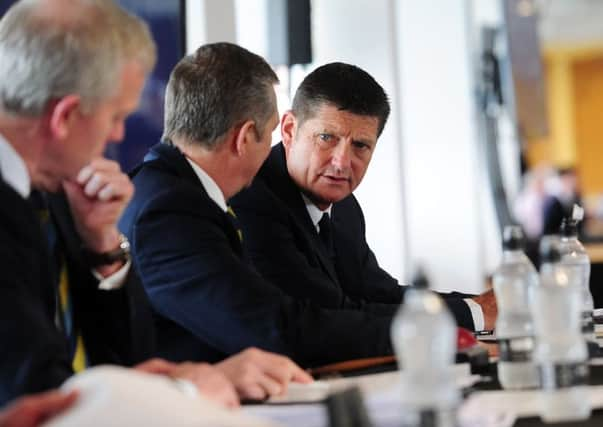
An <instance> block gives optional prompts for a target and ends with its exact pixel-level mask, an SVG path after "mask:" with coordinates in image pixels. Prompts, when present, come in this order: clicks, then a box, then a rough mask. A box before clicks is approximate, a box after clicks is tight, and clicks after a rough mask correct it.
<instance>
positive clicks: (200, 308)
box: [120, 144, 392, 366]
mask: <svg viewBox="0 0 603 427" xmlns="http://www.w3.org/2000/svg"><path fill="white" fill-rule="evenodd" d="M145 160H146V161H145V162H144V163H143V164H142V165H140V166H139V167H138V168H137V169H135V170H134V172H133V182H134V184H135V186H136V192H135V196H134V198H133V200H132V202H131V203H130V205H129V207H128V208H127V209H126V212H125V214H124V216H123V217H122V221H121V223H120V226H121V228H122V230H123V231H124V232H125V233H127V234H128V236H129V237H130V242H131V244H132V252H133V254H134V261H135V266H136V269H137V272H138V274H139V276H140V278H141V280H142V283H143V285H144V287H145V289H146V291H147V293H148V296H149V299H150V301H151V305H152V307H153V309H154V310H155V312H156V328H157V341H158V347H159V354H160V355H161V356H164V357H167V358H169V359H173V360H185V359H191V360H206V361H217V360H220V359H222V358H224V357H226V356H229V355H232V354H235V353H237V352H239V351H241V350H243V349H245V348H247V347H250V346H256V347H260V348H262V349H265V350H268V351H273V352H277V353H282V354H285V355H288V356H290V357H292V358H293V359H294V360H296V361H297V362H298V363H300V364H301V365H304V366H312V365H320V364H325V363H330V362H335V361H341V360H346V359H352V358H358V357H370V356H377V355H387V354H391V353H392V348H391V344H390V339H389V328H390V323H391V318H390V317H389V316H379V315H372V314H370V313H362V312H359V311H352V310H327V309H324V308H320V307H318V306H317V305H315V304H313V303H311V302H310V301H308V300H302V299H294V298H291V297H290V296H287V295H286V294H285V293H284V292H282V291H281V290H280V289H279V288H278V287H276V286H274V285H272V284H271V283H269V282H268V281H266V280H264V279H263V278H262V277H260V276H259V275H258V274H257V273H256V271H255V270H254V269H253V268H251V267H250V266H249V265H248V263H247V262H246V260H245V257H244V255H243V248H242V245H241V242H240V240H239V237H238V234H237V230H236V228H235V226H234V225H233V223H232V222H231V220H230V216H229V215H228V214H227V213H225V212H223V211H222V210H221V209H220V208H219V207H218V205H217V204H216V203H215V202H214V201H213V200H211V199H210V198H209V196H208V195H207V193H206V191H205V189H204V188H203V185H202V184H201V182H200V181H199V179H198V177H197V176H196V174H195V172H194V171H193V169H192V168H191V166H190V165H189V163H188V162H187V160H186V158H185V157H184V156H183V155H182V154H181V152H180V151H179V150H178V149H177V148H175V147H174V146H172V145H169V144H158V145H157V146H155V147H153V148H152V149H151V151H150V153H149V155H147V157H146V158H145Z"/></svg>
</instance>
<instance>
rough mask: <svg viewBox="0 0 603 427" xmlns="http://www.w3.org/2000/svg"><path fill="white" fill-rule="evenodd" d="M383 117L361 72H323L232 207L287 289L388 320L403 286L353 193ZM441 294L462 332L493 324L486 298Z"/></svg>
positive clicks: (347, 68) (257, 260)
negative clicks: (370, 235) (375, 248)
mask: <svg viewBox="0 0 603 427" xmlns="http://www.w3.org/2000/svg"><path fill="white" fill-rule="evenodd" d="M389 111H390V108H389V102H388V99H387V95H386V94H385V92H384V90H383V88H382V87H381V86H380V85H379V84H378V83H377V82H376V81H375V80H374V79H373V78H372V77H371V76H370V75H369V74H368V73H366V72H365V71H363V70H361V69H360V68H358V67H355V66H353V65H348V64H342V63H331V64H327V65H324V66H322V67H319V68H318V69H316V70H315V71H313V72H312V73H310V74H309V75H308V76H307V77H306V78H305V79H304V81H303V82H302V83H301V85H300V87H299V89H298V90H297V93H296V95H295V98H294V100H293V106H292V109H291V111H287V112H286V113H285V114H284V116H283V118H282V119H281V134H282V137H283V142H282V143H281V144H278V145H277V146H275V147H274V148H272V151H271V153H270V156H269V157H268V159H267V160H266V162H265V163H264V165H263V166H262V168H261V169H260V171H259V173H258V176H257V177H256V179H255V180H254V182H253V184H252V186H251V187H250V188H248V189H246V190H244V191H243V192H241V193H240V194H239V195H237V196H236V197H234V198H233V200H232V201H231V203H232V206H233V208H234V211H235V212H236V213H237V215H238V218H239V221H240V223H241V225H242V229H243V233H244V235H245V240H244V243H245V247H246V248H247V249H248V251H249V254H250V257H251V259H252V261H253V264H254V265H255V267H256V268H257V269H258V271H259V273H260V274H261V275H262V276H264V277H265V278H266V279H268V280H269V281H271V282H272V283H274V284H276V285H278V287H279V288H280V289H282V290H283V291H284V292H285V293H287V294H289V295H292V296H294V297H295V298H300V299H310V300H312V301H314V302H315V303H317V304H320V305H321V306H323V307H327V308H332V309H352V310H360V311H369V312H378V313H384V314H391V313H393V312H394V311H395V310H396V309H397V307H398V305H399V304H400V302H401V301H402V299H403V295H404V291H405V290H406V287H403V286H399V284H398V282H397V281H396V280H395V279H394V278H392V277H391V276H390V275H389V274H388V273H387V272H385V271H384V270H383V269H381V268H380V267H379V265H378V263H377V260H376V258H375V255H374V254H373V252H372V251H371V249H370V248H369V246H368V244H367V242H366V239H365V223H364V216H363V214H362V210H361V208H360V205H359V204H358V202H357V200H356V198H355V197H354V195H353V194H352V192H353V191H354V189H355V188H356V187H357V186H358V185H359V184H360V182H361V181H362V178H363V176H364V173H365V172H366V169H367V167H368V165H369V162H370V159H371V156H372V153H373V151H374V150H375V147H376V144H377V138H378V137H379V135H380V134H381V132H382V130H383V128H384V126H385V123H386V121H387V118H388V115H389ZM384 191H387V190H386V189H384ZM384 203H386V202H384ZM384 207H385V206H384ZM443 296H444V297H445V301H446V303H447V304H448V306H449V307H450V309H451V310H452V312H453V314H454V316H455V318H456V320H457V322H458V324H459V325H460V326H463V327H465V328H469V329H484V328H488V329H491V328H492V327H493V324H494V320H495V318H496V305H495V301H494V295H493V293H492V292H489V293H486V294H484V295H482V296H478V297H475V298H473V299H471V298H468V297H467V298H464V297H461V296H459V295H458V294H457V295H454V294H444V295H443Z"/></svg>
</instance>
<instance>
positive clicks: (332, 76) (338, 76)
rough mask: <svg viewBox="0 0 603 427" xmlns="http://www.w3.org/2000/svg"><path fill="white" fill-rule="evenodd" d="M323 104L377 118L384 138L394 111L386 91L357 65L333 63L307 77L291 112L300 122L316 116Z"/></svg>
mask: <svg viewBox="0 0 603 427" xmlns="http://www.w3.org/2000/svg"><path fill="white" fill-rule="evenodd" d="M322 104H331V105H333V106H335V107H337V108H338V109H340V110H344V111H349V112H350V113H353V114H358V115H362V116H371V117H377V119H378V120H379V127H378V132H377V136H379V135H381V132H382V131H383V128H384V127H385V123H386V122H387V118H388V116H389V112H390V106H389V100H388V97H387V94H386V93H385V91H384V90H383V88H382V87H381V86H380V85H379V83H377V82H376V81H375V79H374V78H373V77H371V75H370V74H369V73H367V72H366V71H364V70H362V69H360V68H358V67H356V66H355V65H350V64H344V63H341V62H332V63H330V64H326V65H323V66H321V67H318V68H317V69H316V70H314V71H312V72H311V73H310V74H308V75H307V76H306V78H305V79H304V80H303V81H302V82H301V84H300V86H299V88H298V89H297V91H296V92H295V97H294V98H293V106H292V108H291V110H292V111H293V114H295V117H296V118H297V119H298V121H299V123H300V124H301V123H303V122H304V121H306V120H308V119H310V118H312V117H314V114H315V112H316V109H317V108H318V107H320V106H321V105H322Z"/></svg>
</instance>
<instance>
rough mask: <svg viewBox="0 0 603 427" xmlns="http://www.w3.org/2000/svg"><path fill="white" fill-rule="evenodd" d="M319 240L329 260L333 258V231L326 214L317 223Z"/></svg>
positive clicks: (329, 218)
mask: <svg viewBox="0 0 603 427" xmlns="http://www.w3.org/2000/svg"><path fill="white" fill-rule="evenodd" d="M318 227H319V230H320V231H319V232H318V235H319V236H320V240H322V243H323V245H324V246H325V249H326V250H327V253H328V254H329V256H330V257H331V258H333V257H334V256H335V248H334V246H333V230H332V227H331V217H330V216H329V214H328V213H326V212H325V213H324V214H322V218H321V219H320V221H318Z"/></svg>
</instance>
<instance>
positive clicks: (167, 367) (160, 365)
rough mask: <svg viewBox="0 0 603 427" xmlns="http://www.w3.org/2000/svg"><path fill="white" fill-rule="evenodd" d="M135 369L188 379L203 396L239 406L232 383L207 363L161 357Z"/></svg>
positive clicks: (232, 406)
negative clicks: (181, 361) (176, 361)
mask: <svg viewBox="0 0 603 427" xmlns="http://www.w3.org/2000/svg"><path fill="white" fill-rule="evenodd" d="M135 369H137V370H139V371H143V372H147V373H150V374H158V375H166V376H168V377H171V378H181V379H183V380H187V381H190V382H191V383H193V384H194V385H195V387H197V390H198V391H199V393H201V394H202V395H203V396H204V397H206V398H208V399H210V400H213V401H215V402H217V403H219V404H221V405H224V406H226V407H228V408H234V407H237V406H239V398H238V397H237V393H236V391H235V388H234V386H233V384H232V383H231V382H230V381H229V380H228V379H227V378H226V376H225V375H224V374H223V373H222V372H220V371H219V370H217V369H216V368H214V367H213V366H211V365H209V364H207V363H190V362H185V363H172V362H168V361H167V360H163V359H151V360H149V361H147V362H144V363H141V364H140V365H137V366H136V367H135Z"/></svg>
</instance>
